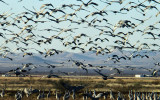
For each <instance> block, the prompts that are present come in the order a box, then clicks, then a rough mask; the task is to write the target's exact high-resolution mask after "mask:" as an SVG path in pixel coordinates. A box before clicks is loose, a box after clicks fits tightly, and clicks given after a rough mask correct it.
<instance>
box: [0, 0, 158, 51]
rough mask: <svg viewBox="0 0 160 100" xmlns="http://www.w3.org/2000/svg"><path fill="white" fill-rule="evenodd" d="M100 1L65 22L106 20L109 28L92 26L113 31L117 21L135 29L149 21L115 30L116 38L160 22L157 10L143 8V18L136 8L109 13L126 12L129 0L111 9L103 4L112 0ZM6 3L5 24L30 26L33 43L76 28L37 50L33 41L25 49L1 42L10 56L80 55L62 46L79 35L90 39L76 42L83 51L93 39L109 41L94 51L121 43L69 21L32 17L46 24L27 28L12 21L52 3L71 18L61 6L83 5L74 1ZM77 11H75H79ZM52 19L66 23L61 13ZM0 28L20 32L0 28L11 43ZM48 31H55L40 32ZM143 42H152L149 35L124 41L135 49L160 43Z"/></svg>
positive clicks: (11, 0)
mask: <svg viewBox="0 0 160 100" xmlns="http://www.w3.org/2000/svg"><path fill="white" fill-rule="evenodd" d="M84 1H85V2H88V1H89V0H84ZM102 1H103V2H100V1H99V0H93V2H95V3H97V4H98V6H94V7H93V6H87V7H84V6H83V7H82V8H83V9H85V10H86V11H85V10H81V11H77V12H76V16H74V17H70V16H68V17H67V18H68V19H72V20H73V21H79V20H81V18H82V19H85V20H86V21H88V22H90V21H91V20H93V19H99V20H101V19H103V18H105V19H107V20H108V23H110V24H112V25H110V24H108V23H107V22H105V21H103V22H101V23H98V22H96V23H95V25H99V26H109V27H110V28H111V29H115V28H116V26H117V25H118V22H119V21H120V20H130V21H131V22H133V23H135V24H137V25H138V24H139V23H140V21H138V20H136V19H148V20H146V21H145V22H144V23H142V24H140V25H138V26H137V27H136V28H134V29H132V28H126V27H125V28H116V30H115V31H114V34H117V33H118V32H124V33H127V32H132V31H135V30H145V29H146V27H148V26H149V25H154V24H155V23H156V22H158V21H159V20H160V17H159V16H158V17H156V16H155V15H156V14H157V13H158V11H157V10H156V9H150V10H149V9H145V8H143V10H145V12H146V15H145V16H143V15H142V14H141V13H140V8H137V10H136V9H133V10H132V9H131V10H130V11H129V12H127V11H122V13H124V14H121V13H117V14H115V13H113V12H112V11H119V10H120V9H121V8H123V7H126V8H128V7H130V6H131V5H135V4H134V3H133V4H132V3H131V4H128V2H130V1H132V0H123V3H122V4H119V3H115V2H114V1H115V0H113V3H112V5H109V6H108V4H106V3H104V2H107V1H111V0H102ZM139 1H140V2H144V1H145V2H144V3H143V4H145V5H148V6H149V5H152V6H155V7H157V9H159V7H160V6H159V4H156V3H155V2H150V3H149V2H147V0H139ZM5 2H6V3H8V5H6V4H4V3H2V2H0V7H1V10H0V14H6V15H9V14H11V15H10V16H9V17H8V18H7V21H10V22H12V23H15V24H18V25H19V26H21V27H22V28H23V27H25V26H26V25H33V31H32V32H33V34H35V35H36V37H33V38H32V40H35V41H38V40H40V39H42V38H41V37H40V36H45V37H51V36H53V35H57V34H59V33H60V31H62V30H59V29H57V28H61V29H69V28H75V30H74V32H62V33H60V34H59V36H60V37H63V38H65V39H64V40H63V41H60V40H58V39H53V40H52V43H51V44H44V43H43V44H41V45H40V46H39V45H37V44H36V43H34V42H33V41H27V43H29V45H28V46H26V45H24V43H19V44H18V45H16V44H15V43H13V42H9V43H7V44H6V43H4V42H5V40H6V39H3V38H0V41H1V44H0V47H4V46H7V47H9V48H10V49H12V51H13V52H19V51H16V50H15V49H16V48H17V47H24V48H27V52H37V51H36V50H40V51H47V50H49V49H53V48H54V49H57V50H62V51H68V52H81V51H80V50H79V49H75V50H72V49H71V48H72V47H74V46H75V45H71V46H67V47H65V46H64V45H63V43H66V42H68V41H70V42H71V41H72V40H73V38H74V37H75V36H78V35H80V34H82V33H84V34H86V35H87V36H89V37H90V38H89V37H81V38H80V39H79V41H80V42H81V43H83V45H80V46H79V47H81V48H84V49H85V50H86V51H88V50H89V48H91V47H92V46H94V45H92V44H88V45H87V46H86V43H87V42H89V41H90V39H91V40H92V41H94V40H95V39H96V38H101V39H104V38H107V39H109V41H105V42H101V41H96V42H95V43H96V44H97V47H98V46H100V47H102V48H105V47H107V48H110V49H113V46H119V45H118V44H115V43H114V42H115V41H116V40H121V41H122V39H121V38H119V37H112V36H109V35H105V34H102V35H99V33H100V32H101V31H99V30H98V29H97V28H95V27H89V26H88V24H87V23H83V24H80V25H77V24H75V23H71V22H69V21H64V22H61V23H58V24H57V23H55V22H53V21H50V20H48V19H47V18H51V17H48V16H45V17H40V18H38V19H37V18H35V16H34V17H33V19H34V20H37V21H46V22H45V23H38V24H36V23H33V22H32V21H29V22H28V23H27V24H24V23H17V22H16V21H14V20H13V18H16V17H17V16H20V15H22V12H25V11H28V10H26V9H25V8H27V9H29V10H31V11H37V12H38V11H40V10H41V9H40V7H41V6H42V5H43V4H49V3H51V4H52V5H53V6H54V8H58V9H62V10H64V11H65V12H66V13H67V14H70V13H73V12H74V10H73V9H70V8H66V9H63V8H61V6H62V5H63V4H77V5H81V4H82V2H80V1H77V0H71V1H70V2H68V0H42V1H38V0H23V1H21V2H18V0H5ZM135 3H138V1H135ZM46 8H47V7H46ZM48 8H52V7H48ZM75 8H76V7H75ZM104 8H105V11H106V12H107V13H108V15H104V16H100V15H95V16H89V17H87V18H85V17H86V15H89V14H91V13H92V12H95V11H98V10H99V11H100V10H102V9H104ZM76 9H78V7H77V8H76ZM45 11H47V10H46V9H45ZM138 11H139V12H138ZM28 12H29V11H28ZM52 15H53V16H56V18H60V17H61V18H60V19H62V20H64V19H65V18H64V17H62V16H63V15H64V14H63V13H61V12H59V13H53V14H52ZM134 18H135V19H134ZM24 20H26V19H25V18H24ZM1 22H5V20H2V19H1ZM154 26H155V27H157V28H159V24H156V25H154ZM3 28H7V29H10V30H12V31H13V32H14V33H19V32H21V29H18V28H16V27H15V26H12V25H9V26H2V28H0V30H1V32H2V33H4V35H5V36H6V38H7V39H11V38H12V37H13V35H6V34H12V32H8V31H3ZM48 28H50V29H53V30H56V31H51V32H48V31H42V30H44V29H48ZM98 28H99V29H103V30H105V31H111V29H110V28H107V27H98ZM146 32H148V31H146ZM152 32H154V34H157V35H158V34H160V33H159V32H158V30H152ZM142 34H143V35H142ZM26 36H28V34H27V33H25V32H24V33H22V37H23V38H25V37H26ZM121 36H123V35H121ZM145 38H153V37H152V36H151V35H148V34H144V33H142V32H134V34H133V35H128V37H127V40H126V41H128V42H129V43H131V44H132V45H134V44H135V46H136V47H139V46H140V45H141V44H143V43H147V44H149V45H150V46H151V44H153V43H155V44H157V43H159V39H156V40H153V39H145ZM158 38H159V37H158ZM17 41H19V42H20V40H18V39H17ZM138 41H140V42H138ZM126 46H127V45H126ZM150 49H156V50H158V49H159V48H155V47H151V48H150ZM126 50H129V49H126ZM1 52H2V53H3V52H4V51H3V49H1Z"/></svg>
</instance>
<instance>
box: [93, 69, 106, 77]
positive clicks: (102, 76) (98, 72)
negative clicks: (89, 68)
mask: <svg viewBox="0 0 160 100" xmlns="http://www.w3.org/2000/svg"><path fill="white" fill-rule="evenodd" d="M94 71H95V72H97V73H98V74H99V75H101V76H102V78H103V80H107V78H108V76H107V75H104V74H102V73H101V72H99V71H97V70H95V69H94Z"/></svg>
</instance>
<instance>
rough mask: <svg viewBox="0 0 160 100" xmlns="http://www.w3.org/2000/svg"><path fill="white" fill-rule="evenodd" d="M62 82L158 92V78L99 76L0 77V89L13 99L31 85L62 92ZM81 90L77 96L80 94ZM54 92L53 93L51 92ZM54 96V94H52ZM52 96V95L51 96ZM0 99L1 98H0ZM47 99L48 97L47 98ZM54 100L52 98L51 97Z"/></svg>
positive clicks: (91, 86)
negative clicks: (4, 90)
mask: <svg viewBox="0 0 160 100" xmlns="http://www.w3.org/2000/svg"><path fill="white" fill-rule="evenodd" d="M63 83H65V84H68V85H71V86H81V85H82V86H85V89H88V90H92V91H93V89H95V90H97V91H99V92H102V91H105V92H109V90H110V89H111V90H112V91H113V92H117V91H120V92H122V93H128V91H129V90H135V91H138V92H153V91H155V92H160V91H159V90H160V80H159V78H158V77H157V78H127V77H125V78H120V77H118V78H115V79H108V80H102V79H101V78H100V77H95V76H94V77H92V76H91V77H85V76H84V77H82V76H81V77H78V76H77V77H63V78H61V79H58V78H40V77H0V89H1V88H6V91H8V92H7V93H6V95H5V97H8V98H6V99H3V100H13V98H11V97H13V96H14V94H15V93H16V91H17V90H19V89H24V88H29V87H30V86H32V87H33V88H35V89H41V90H42V89H44V88H45V91H46V93H47V91H48V90H49V89H51V90H52V91H53V92H54V91H55V89H57V90H60V91H61V92H64V90H65V88H64V87H63ZM85 89H83V90H81V91H80V94H79V97H80V96H81V95H82V93H83V91H84V90H85ZM52 94H54V93H52ZM37 95H38V94H35V95H33V97H32V99H29V98H26V99H23V100H34V99H33V98H35V99H36V96H37ZM53 96H54V95H53ZM53 98H54V97H53ZM0 100H2V99H0ZM48 100H49V99H48ZM52 100H54V99H52Z"/></svg>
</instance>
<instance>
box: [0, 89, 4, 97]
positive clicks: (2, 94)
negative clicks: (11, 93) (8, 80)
mask: <svg viewBox="0 0 160 100" xmlns="http://www.w3.org/2000/svg"><path fill="white" fill-rule="evenodd" d="M0 95H1V97H2V98H3V97H4V88H3V89H2V92H1V93H0Z"/></svg>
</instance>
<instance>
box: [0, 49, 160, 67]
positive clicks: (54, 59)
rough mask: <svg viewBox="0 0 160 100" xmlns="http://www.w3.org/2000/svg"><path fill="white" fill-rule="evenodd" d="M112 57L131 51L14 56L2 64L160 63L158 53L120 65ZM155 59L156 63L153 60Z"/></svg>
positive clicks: (146, 64) (147, 64)
mask: <svg viewBox="0 0 160 100" xmlns="http://www.w3.org/2000/svg"><path fill="white" fill-rule="evenodd" d="M140 54H142V55H145V54H146V53H145V54H143V52H140ZM112 55H118V56H119V57H121V56H124V55H130V51H124V53H123V54H122V53H121V52H120V51H118V50H115V51H114V52H113V53H110V54H106V55H101V54H99V55H96V54H95V53H93V52H86V53H71V52H63V53H60V54H58V55H53V56H50V57H46V58H45V57H44V56H42V55H40V54H34V56H28V55H26V56H25V57H23V56H22V54H14V55H9V57H12V58H13V61H10V60H9V59H7V58H0V64H1V66H3V64H5V66H6V65H7V64H22V63H33V64H43V63H44V62H47V63H50V64H59V63H60V62H65V61H67V60H69V59H74V60H79V61H85V63H92V64H98V65H104V64H106V65H107V64H108V65H118V64H121V65H142V66H153V65H154V62H156V61H159V59H160V53H159V52H158V51H157V52H148V53H147V55H148V56H149V57H150V58H145V57H144V58H143V59H142V58H140V57H137V58H133V59H132V60H131V61H130V60H123V59H122V60H120V62H118V63H116V64H115V63H113V61H112V60H110V61H107V59H108V57H112ZM153 57H154V58H155V60H156V61H154V60H153Z"/></svg>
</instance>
